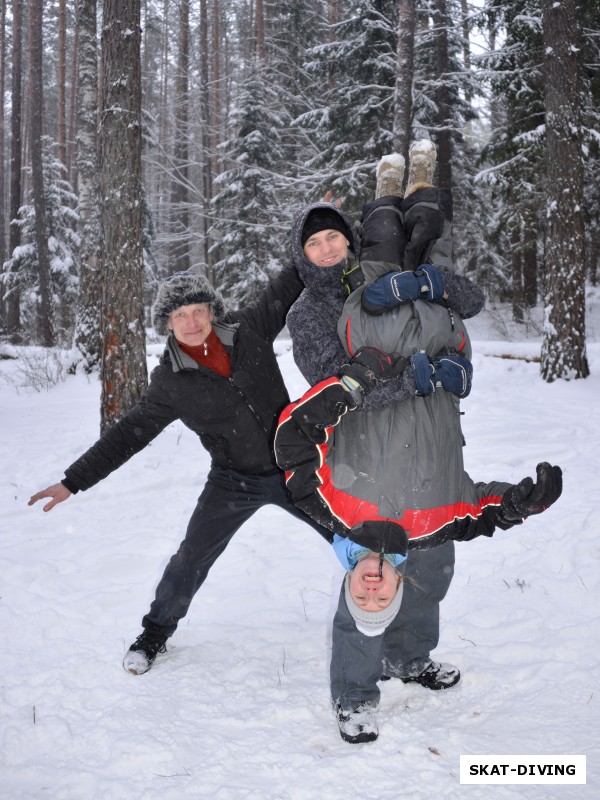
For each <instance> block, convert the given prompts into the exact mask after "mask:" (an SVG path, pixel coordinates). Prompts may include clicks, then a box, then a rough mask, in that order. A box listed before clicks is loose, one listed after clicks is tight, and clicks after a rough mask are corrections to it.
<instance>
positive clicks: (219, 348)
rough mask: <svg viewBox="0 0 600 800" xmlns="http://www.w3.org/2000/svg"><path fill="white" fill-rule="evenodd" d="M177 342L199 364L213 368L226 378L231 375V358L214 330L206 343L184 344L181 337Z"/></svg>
mask: <svg viewBox="0 0 600 800" xmlns="http://www.w3.org/2000/svg"><path fill="white" fill-rule="evenodd" d="M177 344H178V345H179V347H181V349H182V350H183V352H184V353H187V354H188V356H190V357H191V358H193V359H194V361H197V362H198V364H202V366H203V367H208V369H212V371H213V372H216V373H217V374H219V375H222V376H223V377H224V378H229V377H231V359H230V358H229V355H228V353H227V350H225V348H224V347H223V343H222V342H221V340H220V339H219V337H218V336H217V334H216V333H215V332H214V330H211V332H210V333H209V334H208V336H207V337H206V341H205V342H204V344H195V345H190V344H182V342H180V341H179V339H177Z"/></svg>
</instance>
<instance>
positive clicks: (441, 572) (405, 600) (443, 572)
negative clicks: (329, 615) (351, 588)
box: [330, 541, 454, 712]
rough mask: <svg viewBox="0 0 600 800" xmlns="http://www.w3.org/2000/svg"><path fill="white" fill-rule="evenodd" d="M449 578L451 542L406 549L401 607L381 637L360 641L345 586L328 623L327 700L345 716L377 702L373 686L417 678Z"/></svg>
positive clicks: (435, 633) (434, 639) (435, 634)
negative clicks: (383, 681) (330, 625)
mask: <svg viewBox="0 0 600 800" xmlns="http://www.w3.org/2000/svg"><path fill="white" fill-rule="evenodd" d="M453 574H454V542H451V541H450V542H446V543H445V544H442V545H440V546H439V547H434V548H432V549H431V550H409V554H408V559H407V561H406V569H405V572H404V580H405V583H404V594H403V596H402V605H401V606H400V610H399V611H398V614H397V615H396V617H395V619H394V620H393V621H392V622H391V623H390V625H389V626H388V627H387V628H386V630H385V631H384V633H382V634H381V635H380V636H365V635H364V634H363V633H360V631H359V630H358V629H357V627H356V625H355V623H354V619H353V618H352V616H351V615H350V612H349V611H348V607H347V605H346V600H345V598H344V587H343V584H342V591H341V593H340V600H339V603H338V608H337V612H336V614H335V617H334V620H333V632H332V651H331V669H330V676H331V698H332V700H333V702H334V704H336V703H339V704H340V706H341V707H342V709H343V710H344V711H346V712H347V711H351V710H352V709H354V708H356V706H357V705H358V704H359V703H361V702H363V701H365V700H369V701H370V702H372V703H378V702H379V695H380V692H379V687H378V686H377V681H379V680H380V679H381V676H382V675H389V676H391V677H395V678H402V677H406V676H408V675H409V674H413V675H414V674H418V673H419V672H420V671H421V670H422V668H423V667H424V666H425V663H426V661H427V659H428V658H429V654H430V652H431V651H432V650H434V649H435V648H436V647H437V644H438V640H439V632H440V626H439V622H440V613H439V612H440V603H441V601H442V600H443V599H444V597H445V595H446V592H447V591H448V588H449V586H450V582H451V581H452V576H453Z"/></svg>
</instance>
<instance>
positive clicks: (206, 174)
mask: <svg viewBox="0 0 600 800" xmlns="http://www.w3.org/2000/svg"><path fill="white" fill-rule="evenodd" d="M208 33H209V20H208V6H207V1H206V0H200V76H201V77H200V92H201V94H200V97H201V101H200V102H201V106H202V122H203V124H202V206H203V207H202V225H203V231H202V233H203V237H202V258H203V261H204V266H205V269H206V272H207V275H208V273H209V272H211V270H210V263H211V262H210V253H209V248H210V240H209V238H208V236H207V235H206V234H207V231H208V229H209V227H210V222H209V220H210V201H211V199H212V192H213V190H212V181H213V175H212V160H211V153H210V125H211V93H212V91H213V89H211V85H210V75H209V66H208V65H209V36H208ZM210 277H212V275H211V276H210Z"/></svg>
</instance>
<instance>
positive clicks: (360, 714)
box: [335, 702, 379, 744]
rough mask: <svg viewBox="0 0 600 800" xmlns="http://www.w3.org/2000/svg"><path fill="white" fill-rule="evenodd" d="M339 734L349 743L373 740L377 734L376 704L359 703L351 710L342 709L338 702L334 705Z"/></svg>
mask: <svg viewBox="0 0 600 800" xmlns="http://www.w3.org/2000/svg"><path fill="white" fill-rule="evenodd" d="M335 713H336V715H337V721H338V726H339V729H340V736H341V737H342V739H343V740H344V741H345V742H350V744H362V743H363V742H374V741H375V739H377V737H378V736H379V728H378V727H377V706H376V705H373V704H372V703H367V702H365V703H360V704H359V705H358V706H356V708H355V709H353V710H352V711H343V710H342V708H341V706H340V705H339V704H338V705H337V706H336V707H335Z"/></svg>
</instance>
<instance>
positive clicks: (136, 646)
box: [123, 625, 169, 675]
mask: <svg viewBox="0 0 600 800" xmlns="http://www.w3.org/2000/svg"><path fill="white" fill-rule="evenodd" d="M168 638H169V637H168V636H167V634H166V633H165V632H164V630H163V628H161V626H160V625H152V626H148V627H146V628H144V632H143V633H141V634H140V635H139V636H138V637H137V639H136V640H135V642H134V643H133V644H132V645H131V647H130V648H129V650H128V651H127V652H126V653H125V658H124V659H123V668H124V669H125V670H127V672H130V673H131V674H132V675H143V673H144V672H148V670H149V669H150V667H151V666H152V664H154V660H155V659H156V656H157V655H158V653H165V652H166V650H167V647H166V641H167V639H168Z"/></svg>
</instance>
